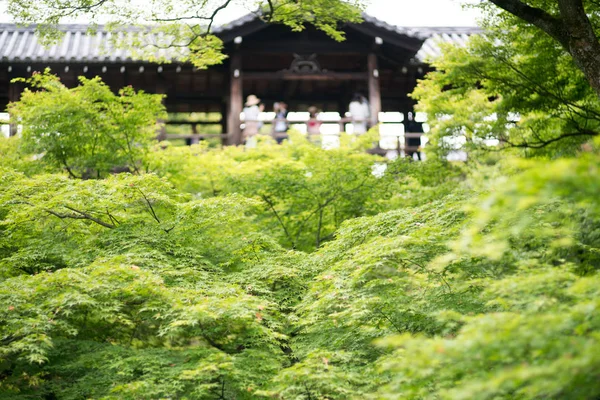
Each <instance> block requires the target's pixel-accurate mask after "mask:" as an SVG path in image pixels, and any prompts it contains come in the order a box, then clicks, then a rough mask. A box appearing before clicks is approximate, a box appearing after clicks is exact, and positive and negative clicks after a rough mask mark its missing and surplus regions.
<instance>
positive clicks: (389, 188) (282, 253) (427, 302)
mask: <svg viewBox="0 0 600 400" xmlns="http://www.w3.org/2000/svg"><path fill="white" fill-rule="evenodd" d="M504 22H505V23H506V21H504ZM509 22H510V21H509ZM519 29H524V28H523V27H522V26H521V27H518V29H517V30H516V31H518V32H517V33H515V32H516V31H512V30H502V29H500V30H498V31H494V32H493V35H492V39H494V38H496V39H497V38H499V37H504V38H510V35H513V34H514V35H520V36H519V37H522V38H523V37H524V38H528V39H527V40H524V41H523V42H518V41H505V42H504V43H508V44H507V46H506V47H505V48H498V47H496V45H497V44H498V43H501V42H502V41H498V40H491V41H486V40H485V39H481V40H479V41H477V42H475V43H474V45H473V47H472V48H471V51H472V52H473V54H475V55H483V57H473V56H472V54H467V53H465V52H463V51H461V50H458V51H455V52H450V53H448V55H447V56H446V57H445V58H442V59H441V60H440V61H439V62H438V64H437V66H438V67H439V70H438V72H437V73H434V74H432V75H431V76H430V78H429V79H428V80H427V81H425V82H423V83H422V84H421V89H420V91H419V96H421V99H422V102H421V107H423V109H424V110H426V111H428V112H429V113H430V114H431V115H442V114H452V115H453V117H452V118H445V119H440V120H439V121H438V120H436V121H431V122H432V124H431V125H432V128H433V129H432V132H431V136H432V138H433V139H434V140H433V142H434V143H435V144H443V143H444V141H445V139H444V138H445V137H453V136H460V135H464V134H465V133H466V136H467V140H468V145H469V146H470V147H469V149H470V150H472V152H471V153H470V156H471V157H470V159H469V161H468V162H467V163H465V164H459V165H456V164H449V163H447V162H443V161H440V160H442V159H443V158H442V157H437V156H441V155H443V153H444V152H445V151H446V150H448V149H447V148H444V147H443V146H442V147H435V146H432V147H431V148H432V149H433V150H434V151H432V152H430V157H429V158H430V160H429V161H427V162H423V163H415V162H409V161H406V160H399V161H396V162H388V161H386V160H384V159H382V158H378V157H376V156H372V155H368V154H366V153H365V152H364V149H365V148H366V147H368V146H369V145H370V143H371V142H372V140H373V138H372V137H369V136H366V137H364V138H363V139H361V140H357V141H354V142H352V141H350V140H349V141H348V142H347V143H344V145H343V146H342V148H341V149H339V150H329V151H326V150H322V149H319V148H316V147H314V146H313V145H311V144H310V143H308V142H307V141H306V140H305V139H304V138H303V137H302V136H301V135H292V143H287V144H284V145H282V146H277V145H274V144H272V143H268V141H265V142H264V143H261V145H260V146H259V147H258V149H252V150H246V149H244V148H241V147H229V148H225V149H209V148H208V147H207V146H203V145H194V146H191V147H171V146H168V145H165V144H160V145H152V144H151V138H152V136H153V135H154V133H153V129H154V123H155V120H156V118H157V117H160V116H161V115H163V109H162V108H161V106H160V97H157V96H152V95H146V94H140V93H135V92H134V91H132V90H130V89H126V90H125V91H123V92H122V93H121V96H115V95H113V94H112V93H110V91H108V89H107V88H106V86H104V85H103V84H102V83H101V82H100V81H99V80H96V79H94V80H82V82H81V83H82V84H81V86H80V87H79V88H77V89H72V90H69V89H66V88H65V87H64V86H62V85H61V84H60V82H58V81H57V80H56V79H54V78H52V77H51V76H48V75H45V74H42V75H35V76H34V78H33V80H31V81H30V83H32V84H33V85H34V86H37V88H38V89H43V90H39V91H36V92H28V93H26V94H25V95H24V97H23V100H22V101H21V102H19V103H17V104H14V105H12V106H11V112H12V113H13V114H14V115H15V116H16V117H17V118H20V123H22V124H23V128H24V129H23V137H22V138H21V139H19V138H10V139H2V140H0V162H1V165H0V398H2V399H81V398H94V399H96V398H104V399H162V398H172V399H175V398H181V399H257V398H281V399H347V398H356V399H364V398H373V399H400V398H407V399H420V398H435V399H437V398H440V399H471V398H477V399H514V398H519V399H538V398H555V399H565V398H566V399H593V398H598V397H600V380H598V376H597V370H598V368H599V367H600V356H599V353H598V351H597V349H598V348H599V347H600V335H599V332H600V318H599V317H598V309H599V308H600V289H598V288H599V287H600V281H599V277H598V269H599V268H600V228H599V227H600V225H599V222H600V221H599V220H600V205H599V203H598V195H599V193H600V183H599V181H598V175H599V167H600V141H599V140H598V139H597V138H596V139H594V140H589V139H590V137H591V136H594V135H595V133H594V132H595V130H596V128H597V120H596V118H597V117H596V116H595V115H596V114H597V98H594V97H593V93H592V92H591V91H590V90H589V87H587V86H586V85H585V82H584V80H583V78H582V77H581V75H573V74H570V72H569V71H572V70H573V66H572V65H571V64H570V61H569V59H568V58H566V57H564V54H563V53H562V52H561V51H560V49H557V48H555V47H552V44H551V43H550V42H548V41H544V40H540V41H539V43H538V44H535V42H536V41H537V39H538V37H537V36H535V35H530V36H527V35H525V33H523V31H519ZM527 32H529V31H527ZM527 32H526V33H527ZM494 35H496V36H494ZM502 35H505V36H502ZM534 45H535V46H537V47H535V48H536V49H542V50H547V52H546V53H543V54H546V55H547V57H549V59H552V60H554V59H555V58H556V59H557V62H556V63H554V64H552V63H549V62H544V63H543V65H537V66H536V64H535V62H534V59H533V58H530V57H529V56H522V55H523V54H530V53H531V54H533V52H530V51H529V50H531V48H530V47H528V46H534ZM500 47H502V46H500ZM486 54H487V56H486ZM500 56H502V57H504V58H503V59H504V61H505V62H504V63H501V64H498V63H495V62H494V61H493V60H494V57H500ZM486 57H487V58H486ZM536 57H537V55H536ZM544 60H546V59H544ZM514 63H516V64H514ZM538 64H539V63H538ZM511 65H512V66H515V65H516V67H515V68H510V66H511ZM476 67H477V68H480V69H479V70H478V69H477V68H476ZM474 68H475V69H474ZM515 69H516V72H515ZM480 70H485V71H486V72H487V74H488V76H487V77H486V78H485V79H482V77H481V76H479V75H477V74H478V73H479V72H478V71H480ZM519 71H520V72H525V77H527V76H529V75H535V73H539V74H541V75H542V77H541V78H540V79H541V80H542V81H540V82H538V81H535V82H533V84H532V85H533V86H529V87H525V88H524V89H523V88H522V86H523V85H522V83H523V82H522V81H519V79H521V78H523V75H522V74H520V73H517V72H519ZM549 75H551V78H552V80H550V78H548V79H546V80H544V78H543V76H546V77H548V76H549ZM523 79H525V78H523ZM449 82H450V83H453V85H454V86H453V87H447V86H448V83H449ZM506 82H509V83H510V82H513V84H511V85H508V84H505V83H506ZM515 82H516V84H517V85H518V87H519V90H518V91H516V90H514V84H515ZM519 82H521V85H519ZM542 83H543V84H544V85H545V86H543V87H542V88H541V89H540V85H541V84H542ZM443 89H449V90H443ZM521 89H523V90H521ZM566 89H569V90H568V91H566ZM540 90H542V91H546V92H548V91H549V92H548V93H550V94H552V93H554V94H556V93H557V92H556V90H559V91H560V93H559V94H560V95H561V96H563V95H564V97H562V98H561V99H562V100H566V101H567V103H564V102H562V103H561V102H560V101H557V99H556V96H550V97H544V98H542V97H539V93H540ZM523 93H527V94H528V96H529V97H527V99H523V98H522V97H523ZM492 113H496V114H495V115H496V118H495V119H494V118H490V115H491V114H492ZM511 113H516V114H518V115H520V117H521V119H520V120H518V121H513V122H512V123H513V125H511V126H512V128H511V129H510V130H509V131H508V132H509V134H508V136H507V137H501V138H502V139H505V141H507V143H508V142H509V141H510V142H512V143H513V144H517V145H518V144H522V145H525V144H527V145H528V146H525V147H526V151H525V152H518V153H517V151H515V150H514V149H513V150H512V151H506V150H505V152H504V153H498V152H493V153H491V154H490V153H488V152H486V153H482V152H480V150H481V146H480V144H481V140H483V139H486V138H489V137H491V136H495V135H496V136H498V135H501V134H502V133H504V132H505V130H506V123H507V122H508V120H507V118H508V117H509V114H511ZM537 128H540V129H537ZM586 130H590V132H587V131H586ZM569 133H577V135H573V136H567V137H566V138H563V139H561V140H560V141H558V140H554V139H556V138H559V137H560V136H561V135H562V134H567V135H568V134H569ZM546 142H549V143H546ZM559 143H560V146H559ZM471 145H472V146H471ZM536 146H538V147H539V146H541V147H542V148H543V149H544V153H543V154H542V153H540V152H535V153H534V152H533V149H534V148H535V147H536ZM485 149H486V148H485V147H484V150H485ZM34 154H35V156H34ZM523 155H526V156H529V157H528V158H524V157H523ZM531 156H534V157H531ZM381 164H386V167H387V169H386V170H385V173H384V174H383V175H379V174H377V173H374V170H380V168H375V166H376V165H379V166H381ZM114 167H119V168H120V169H121V170H123V169H129V171H130V172H129V173H123V174H116V175H115V174H112V172H114V170H113V169H114ZM78 178H85V179H78Z"/></svg>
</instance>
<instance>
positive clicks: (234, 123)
mask: <svg viewBox="0 0 600 400" xmlns="http://www.w3.org/2000/svg"><path fill="white" fill-rule="evenodd" d="M230 57H231V64H230V68H229V69H230V77H229V107H228V109H227V130H228V132H229V139H228V141H227V142H228V144H241V143H242V129H241V128H240V124H241V121H240V113H241V112H242V104H243V102H244V97H243V93H242V88H243V85H242V83H243V77H242V56H241V54H239V53H233V54H232V55H231V56H230Z"/></svg>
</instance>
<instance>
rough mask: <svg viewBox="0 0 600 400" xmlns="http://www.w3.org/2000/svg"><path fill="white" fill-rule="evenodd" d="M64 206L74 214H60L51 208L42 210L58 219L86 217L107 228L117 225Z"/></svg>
mask: <svg viewBox="0 0 600 400" xmlns="http://www.w3.org/2000/svg"><path fill="white" fill-rule="evenodd" d="M64 207H65V208H66V209H68V210H71V211H73V212H74V213H75V214H62V213H58V212H56V211H52V210H44V211H46V212H47V213H48V214H50V215H54V216H55V217H57V218H60V219H87V220H90V221H92V222H95V223H97V224H98V225H101V226H103V227H105V228H108V229H114V228H116V227H117V226H116V225H113V224H109V223H107V222H104V221H102V220H101V219H98V218H96V217H94V216H92V215H90V214H88V213H86V212H84V211H79V210H77V209H75V208H73V207H69V206H64Z"/></svg>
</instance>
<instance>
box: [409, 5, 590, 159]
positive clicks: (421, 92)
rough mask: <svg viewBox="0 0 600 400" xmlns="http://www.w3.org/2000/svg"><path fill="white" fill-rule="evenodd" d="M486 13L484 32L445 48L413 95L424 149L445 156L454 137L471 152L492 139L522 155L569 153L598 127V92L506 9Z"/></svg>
mask: <svg viewBox="0 0 600 400" xmlns="http://www.w3.org/2000/svg"><path fill="white" fill-rule="evenodd" d="M544 9H546V7H544ZM486 16H487V20H486V21H485V25H484V28H485V31H484V33H482V34H481V35H477V36H473V37H472V38H471V40H470V41H469V45H468V46H467V47H466V48H452V47H448V46H447V47H446V49H445V52H444V55H443V56H442V57H440V58H439V59H435V60H431V62H432V65H433V66H434V67H435V68H436V70H435V71H434V72H431V73H430V74H428V76H427V77H426V79H424V80H423V81H421V82H420V84H419V85H418V87H417V89H416V90H415V92H414V93H413V96H414V97H415V98H416V99H418V100H419V105H418V109H419V110H420V111H423V112H426V113H427V114H428V115H429V124H430V125H431V128H432V131H431V134H430V135H429V137H430V139H431V143H432V144H433V146H429V150H431V151H432V152H433V153H435V154H437V155H445V154H447V152H448V151H450V150H452V149H453V147H454V146H456V145H457V139H456V138H459V137H460V138H464V140H466V145H465V146H464V147H465V148H466V149H467V150H468V151H470V152H471V153H472V154H475V153H476V152H477V151H478V150H487V151H489V150H490V148H489V147H488V145H487V144H486V143H485V141H486V140H490V139H497V140H499V141H500V145H501V146H503V147H512V148H516V149H523V151H524V153H525V154H527V155H533V154H535V155H540V154H544V155H552V156H561V155H573V154H574V153H575V152H576V151H577V150H578V149H579V147H580V146H581V144H582V143H584V142H585V141H587V140H589V138H590V137H592V136H595V135H597V133H598V132H599V130H600V106H599V103H598V96H597V94H596V93H595V91H594V90H593V89H592V88H591V87H590V86H589V84H588V82H587V80H586V78H585V77H584V75H583V73H582V72H581V71H580V70H579V68H578V67H577V66H576V65H575V63H574V61H573V59H572V57H571V56H570V55H569V54H568V53H567V52H566V51H565V50H564V49H563V48H562V47H561V46H560V45H559V44H558V43H557V42H555V41H554V40H553V39H552V38H550V37H549V36H548V35H546V34H545V33H543V32H541V31H540V30H539V29H537V28H535V27H532V26H530V25H528V24H526V23H524V22H523V21H520V20H519V19H518V18H516V17H513V16H511V15H508V14H507V13H499V12H492V11H488V13H487V14H486ZM492 150H497V149H495V148H494V149H492ZM474 152H475V153H474Z"/></svg>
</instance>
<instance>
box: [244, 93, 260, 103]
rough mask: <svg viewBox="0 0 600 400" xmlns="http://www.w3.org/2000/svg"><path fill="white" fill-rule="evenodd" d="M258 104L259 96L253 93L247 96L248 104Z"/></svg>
mask: <svg viewBox="0 0 600 400" xmlns="http://www.w3.org/2000/svg"><path fill="white" fill-rule="evenodd" d="M257 104H260V99H259V98H258V97H256V96H255V95H253V94H251V95H250V96H248V97H247V98H246V105H247V106H255V105H257Z"/></svg>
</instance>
